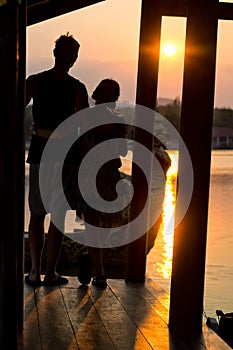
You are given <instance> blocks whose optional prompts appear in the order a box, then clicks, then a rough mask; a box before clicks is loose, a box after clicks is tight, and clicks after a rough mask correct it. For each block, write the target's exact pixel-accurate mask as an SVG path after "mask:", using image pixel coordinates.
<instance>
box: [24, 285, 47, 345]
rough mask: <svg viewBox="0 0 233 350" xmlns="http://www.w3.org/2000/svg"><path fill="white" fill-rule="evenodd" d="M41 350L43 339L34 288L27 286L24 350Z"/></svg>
mask: <svg viewBox="0 0 233 350" xmlns="http://www.w3.org/2000/svg"><path fill="white" fill-rule="evenodd" d="M32 344H33V350H41V349H42V345H41V339H40V332H39V325H38V313H37V305H36V298H35V292H34V288H32V287H29V286H27V285H26V286H25V288H24V330H23V349H24V350H31V349H32Z"/></svg>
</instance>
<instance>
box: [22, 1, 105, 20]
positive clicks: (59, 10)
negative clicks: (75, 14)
mask: <svg viewBox="0 0 233 350" xmlns="http://www.w3.org/2000/svg"><path fill="white" fill-rule="evenodd" d="M102 1H105V0H38V1H34V0H31V1H28V6H27V26H30V25H32V24H36V23H39V22H43V21H46V20H48V19H51V18H54V17H57V16H61V15H63V14H65V13H69V12H72V11H75V10H78V9H80V8H83V7H86V6H90V5H94V4H96V3H99V2H102Z"/></svg>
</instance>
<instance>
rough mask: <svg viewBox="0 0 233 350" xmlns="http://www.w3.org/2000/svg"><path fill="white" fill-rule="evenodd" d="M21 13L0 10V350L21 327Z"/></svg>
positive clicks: (14, 7) (19, 7) (12, 345)
mask: <svg viewBox="0 0 233 350" xmlns="http://www.w3.org/2000/svg"><path fill="white" fill-rule="evenodd" d="M20 3H21V4H20ZM23 8H25V4H23V2H20V1H17V0H9V1H6V2H5V3H4V4H2V5H1V6H0V52H1V55H0V77H1V79H0V108H1V128H0V169H1V170H0V198H1V201H0V211H1V227H0V286H1V287H0V348H1V349H12V350H13V349H18V346H19V338H20V336H21V332H22V327H23V325H22V321H23V320H22V314H23V311H22V310H23V304H22V302H23V298H22V296H23V280H22V276H23V270H22V259H23V251H22V244H23V243H22V242H23V220H24V214H23V209H24V194H23V191H24V182H23V179H24V148H23V145H24V144H23V132H22V130H23V108H24V107H23V104H24V101H23V95H24V84H23V83H22V81H23V76H24V69H23V66H24V64H25V55H23V56H22V57H21V55H22V50H23V47H25V45H24V44H23V43H24V42H25V38H24V34H23V33H24V30H22V31H21V30H20V28H19V26H25V23H22V19H23V15H22V13H23V12H22V11H23ZM21 15H22V17H21ZM22 44H23V46H22V47H21V45H22ZM20 59H22V60H23V61H21V62H20ZM18 298H19V299H18Z"/></svg>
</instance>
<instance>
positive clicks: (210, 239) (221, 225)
mask: <svg viewBox="0 0 233 350" xmlns="http://www.w3.org/2000/svg"><path fill="white" fill-rule="evenodd" d="M127 164H129V163H128V162H126V163H125V166H126V167H127ZM27 174H28V166H26V175H27ZM175 177H176V168H175V164H173V165H172V166H171V168H170V171H169V173H168V177H167V182H166V189H165V198H164V205H163V214H164V215H163V220H162V223H161V226H160V229H159V232H158V236H157V238H156V241H155V245H154V247H153V248H152V250H151V251H150V253H149V254H148V257H147V271H146V273H147V277H148V278H151V279H153V280H154V281H155V282H156V283H157V284H159V285H160V286H161V287H162V288H164V289H165V290H166V291H167V292H169V290H170V279H171V267H172V251H173V232H170V234H166V233H165V232H164V231H165V230H164V226H165V225H166V219H167V218H168V217H169V218H170V217H171V211H173V210H174V206H175V191H176V181H174V178H175ZM27 193H28V176H26V189H25V194H26V195H25V207H26V210H25V230H27V227H28V217H29V216H28V205H27ZM69 215H71V216H72V215H73V214H72V213H70V214H69ZM71 216H69V218H68V220H67V222H69V221H72V222H74V219H72V217H71ZM47 224H48V220H47V222H46V225H47ZM77 225H78V224H77ZM77 228H78V227H77ZM67 231H70V229H69V227H68V228H67ZM232 291H233V151H232V150H223V151H220V150H216V151H212V160H211V181H210V197H209V216H208V235H207V256H206V274H205V295H204V310H205V313H206V315H207V316H210V317H216V314H215V312H216V310H217V309H222V310H223V311H224V312H233V293H232Z"/></svg>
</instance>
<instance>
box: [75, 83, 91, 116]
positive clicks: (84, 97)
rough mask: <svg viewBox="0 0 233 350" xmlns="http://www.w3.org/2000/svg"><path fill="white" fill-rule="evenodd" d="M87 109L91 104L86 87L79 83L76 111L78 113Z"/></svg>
mask: <svg viewBox="0 0 233 350" xmlns="http://www.w3.org/2000/svg"><path fill="white" fill-rule="evenodd" d="M87 107H89V103H88V94H87V89H86V86H85V85H84V84H83V83H81V82H78V86H77V90H76V96H75V110H76V112H78V111H80V110H81V109H85V108H87Z"/></svg>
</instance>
